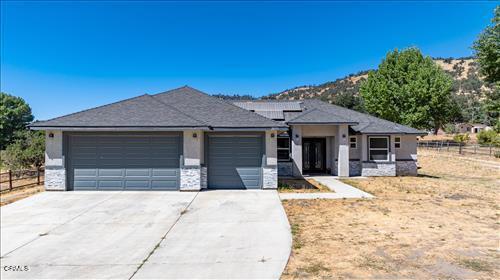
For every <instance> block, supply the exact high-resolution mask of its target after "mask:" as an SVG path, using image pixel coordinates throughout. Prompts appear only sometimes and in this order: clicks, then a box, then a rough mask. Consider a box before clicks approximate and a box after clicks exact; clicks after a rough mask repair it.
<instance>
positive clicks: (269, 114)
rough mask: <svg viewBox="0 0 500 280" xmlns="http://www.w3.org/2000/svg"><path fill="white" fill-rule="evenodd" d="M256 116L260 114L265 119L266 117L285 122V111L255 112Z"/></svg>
mask: <svg viewBox="0 0 500 280" xmlns="http://www.w3.org/2000/svg"><path fill="white" fill-rule="evenodd" d="M255 113H256V114H259V115H261V116H263V117H266V118H268V119H271V120H284V119H285V116H284V114H283V111H255Z"/></svg>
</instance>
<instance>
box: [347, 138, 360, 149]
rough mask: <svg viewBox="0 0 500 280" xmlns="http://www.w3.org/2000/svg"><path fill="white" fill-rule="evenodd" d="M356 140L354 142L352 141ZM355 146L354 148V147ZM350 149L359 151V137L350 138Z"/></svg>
mask: <svg viewBox="0 0 500 280" xmlns="http://www.w3.org/2000/svg"><path fill="white" fill-rule="evenodd" d="M352 139H354V142H352V141H351V140H352ZM352 144H354V147H353V146H352ZM349 148H350V149H357V148H358V137H356V136H349Z"/></svg>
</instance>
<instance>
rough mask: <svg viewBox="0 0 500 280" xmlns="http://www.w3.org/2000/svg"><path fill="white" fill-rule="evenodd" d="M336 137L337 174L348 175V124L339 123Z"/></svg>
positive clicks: (340, 175)
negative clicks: (337, 151) (337, 149)
mask: <svg viewBox="0 0 500 280" xmlns="http://www.w3.org/2000/svg"><path fill="white" fill-rule="evenodd" d="M337 139H338V143H339V155H338V176H339V177H349V126H348V125H339V127H338V133H337Z"/></svg>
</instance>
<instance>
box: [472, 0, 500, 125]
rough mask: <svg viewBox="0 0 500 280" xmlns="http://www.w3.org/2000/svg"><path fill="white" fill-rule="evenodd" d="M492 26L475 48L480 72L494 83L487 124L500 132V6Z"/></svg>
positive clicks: (485, 108) (488, 97)
mask: <svg viewBox="0 0 500 280" xmlns="http://www.w3.org/2000/svg"><path fill="white" fill-rule="evenodd" d="M494 13H495V14H494V16H493V19H492V20H491V22H492V24H491V25H490V26H487V27H486V28H485V29H484V30H483V32H481V34H479V37H478V39H477V40H476V41H475V42H474V45H473V48H474V50H475V52H476V56H477V60H478V62H479V70H480V73H481V74H482V75H484V79H485V80H486V81H487V82H490V83H494V84H495V87H494V89H493V91H492V92H487V93H486V99H485V101H484V105H483V108H482V109H483V111H484V112H485V114H486V117H487V120H486V123H487V124H489V125H493V126H495V129H496V130H497V131H498V130H500V113H499V112H500V6H497V7H496V8H495V12H494Z"/></svg>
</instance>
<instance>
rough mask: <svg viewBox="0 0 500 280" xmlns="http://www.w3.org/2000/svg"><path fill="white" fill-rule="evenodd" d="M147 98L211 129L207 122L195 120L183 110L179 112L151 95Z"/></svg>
mask: <svg viewBox="0 0 500 280" xmlns="http://www.w3.org/2000/svg"><path fill="white" fill-rule="evenodd" d="M147 96H149V97H150V98H152V99H154V100H155V101H156V102H158V103H160V104H162V105H163V106H165V107H169V108H172V109H174V110H175V111H177V112H179V113H181V114H183V115H184V116H187V117H188V118H190V119H192V120H195V121H197V122H200V123H202V124H204V125H206V126H207V127H209V126H210V125H208V124H207V123H206V122H204V121H202V120H199V119H196V118H194V117H192V116H190V115H188V114H186V113H184V112H182V111H181V110H179V109H177V108H175V107H174V106H172V105H169V104H167V103H165V102H163V101H161V100H158V98H155V97H154V96H153V95H149V94H147Z"/></svg>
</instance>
